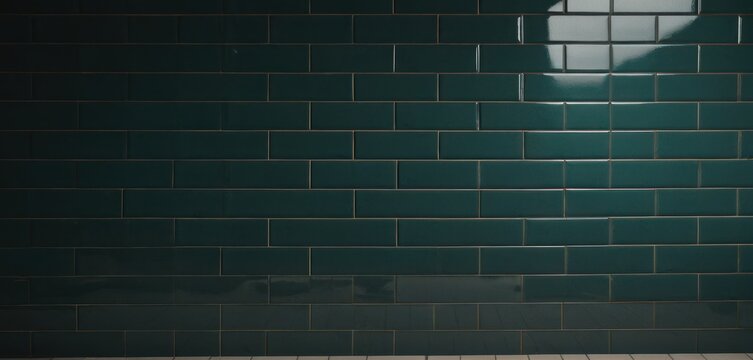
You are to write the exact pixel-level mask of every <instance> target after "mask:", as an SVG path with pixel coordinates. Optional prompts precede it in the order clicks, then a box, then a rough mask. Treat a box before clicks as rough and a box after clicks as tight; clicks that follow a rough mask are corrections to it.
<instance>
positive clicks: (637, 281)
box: [611, 274, 698, 301]
mask: <svg viewBox="0 0 753 360" xmlns="http://www.w3.org/2000/svg"><path fill="white" fill-rule="evenodd" d="M697 299H698V275H695V274H692V275H663V274H662V275H613V276H612V297H611V300H612V301H696V300H697Z"/></svg>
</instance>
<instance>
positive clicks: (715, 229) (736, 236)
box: [699, 217, 753, 244]
mask: <svg viewBox="0 0 753 360" xmlns="http://www.w3.org/2000/svg"><path fill="white" fill-rule="evenodd" d="M699 221H700V223H699V231H700V235H699V240H700V243H701V244H751V243H753V218H748V217H734V218H732V217H727V218H721V217H720V218H700V219H699Z"/></svg>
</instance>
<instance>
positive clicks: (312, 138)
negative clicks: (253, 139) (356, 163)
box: [269, 132, 353, 159]
mask: <svg viewBox="0 0 753 360" xmlns="http://www.w3.org/2000/svg"><path fill="white" fill-rule="evenodd" d="M352 156H353V134H351V133H350V132H271V133H270V134H269V158H270V159H350V158H351V157H352Z"/></svg>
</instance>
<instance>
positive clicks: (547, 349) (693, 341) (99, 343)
mask: <svg viewBox="0 0 753 360" xmlns="http://www.w3.org/2000/svg"><path fill="white" fill-rule="evenodd" d="M750 336H751V332H750V331H748V330H611V331H610V330H592V331H589V330H554V331H550V330H531V331H522V332H521V331H503V330H496V331H495V330H491V331H473V330H467V331H457V330H455V331H425V330H423V331H422V330H405V331H267V332H264V331H138V332H137V331H127V332H123V331H101V332H84V331H82V332H73V331H57V332H49V331H45V332H31V333H29V332H5V333H0V344H4V345H5V344H7V346H5V347H4V349H7V350H6V351H5V352H6V353H7V355H8V356H16V357H26V356H45V357H58V356H59V357H84V356H89V357H91V356H95V357H102V356H110V357H112V356H119V357H122V356H126V355H128V356H133V357H136V356H152V357H153V356H205V357H206V356H219V355H222V356H246V357H247V356H249V355H276V356H280V355H292V356H295V355H297V354H299V353H301V352H302V353H305V354H310V355H322V356H328V355H354V354H355V355H385V354H396V355H416V354H421V355H426V354H430V355H448V354H453V355H461V354H462V355H467V354H486V353H493V354H551V353H552V352H553V351H554V349H565V351H566V352H568V353H577V354H583V353H597V354H608V353H610V351H611V353H615V354H625V353H629V352H632V353H648V354H655V353H667V352H679V353H697V352H709V353H721V352H744V351H750V350H751V345H750V342H749V340H750ZM478 349H483V350H478ZM481 351H484V352H481ZM557 356H559V355H557ZM583 357H584V358H585V356H583ZM699 357H700V355H699Z"/></svg>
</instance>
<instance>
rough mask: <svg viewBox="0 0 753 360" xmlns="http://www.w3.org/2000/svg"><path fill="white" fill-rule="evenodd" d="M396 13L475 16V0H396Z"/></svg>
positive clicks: (476, 3)
mask: <svg viewBox="0 0 753 360" xmlns="http://www.w3.org/2000/svg"><path fill="white" fill-rule="evenodd" d="M394 4H395V13H406V14H475V13H476V10H477V5H478V2H476V1H473V0H396V1H395V2H394Z"/></svg>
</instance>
